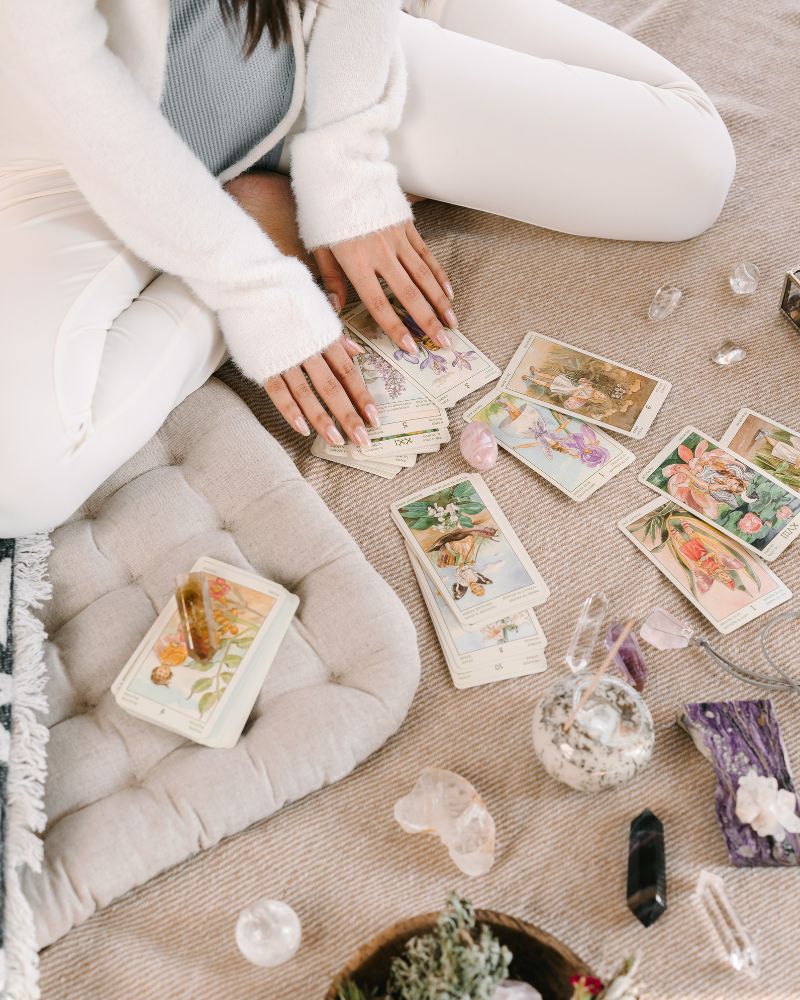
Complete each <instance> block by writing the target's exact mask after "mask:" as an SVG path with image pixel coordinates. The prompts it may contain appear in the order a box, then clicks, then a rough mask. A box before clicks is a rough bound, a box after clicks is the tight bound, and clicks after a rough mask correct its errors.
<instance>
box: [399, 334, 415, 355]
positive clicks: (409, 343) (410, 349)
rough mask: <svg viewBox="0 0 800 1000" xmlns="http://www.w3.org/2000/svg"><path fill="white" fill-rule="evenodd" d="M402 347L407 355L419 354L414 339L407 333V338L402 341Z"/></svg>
mask: <svg viewBox="0 0 800 1000" xmlns="http://www.w3.org/2000/svg"><path fill="white" fill-rule="evenodd" d="M400 346H401V347H402V348H403V350H404V351H405V352H406V354H418V353H419V352H418V351H417V345H416V344H415V343H414V338H413V337H412V336H411V334H410V333H407V334H406V335H405V337H403V338H402V340H401V341H400Z"/></svg>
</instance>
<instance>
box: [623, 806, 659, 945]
mask: <svg viewBox="0 0 800 1000" xmlns="http://www.w3.org/2000/svg"><path fill="white" fill-rule="evenodd" d="M666 908H667V861H666V855H665V853H664V825H663V824H662V822H661V820H660V819H659V818H658V816H655V815H653V813H651V812H650V810H649V809H645V810H644V812H641V813H639V815H638V816H637V817H636V819H634V820H633V821H632V822H631V834H630V840H629V844H628V909H629V910H630V911H631V913H632V914H633V915H634V916H635V917H636V919H637V920H638V921H639V922H640V923H642V924H644V926H645V927H649V926H650V924H652V923H654V922H655V921H656V920H658V918H659V917H660V916H661V914H662V913H663V912H664V911H665V910H666Z"/></svg>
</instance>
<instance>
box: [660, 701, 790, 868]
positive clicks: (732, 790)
mask: <svg viewBox="0 0 800 1000" xmlns="http://www.w3.org/2000/svg"><path fill="white" fill-rule="evenodd" d="M678 723H679V724H680V725H681V726H682V727H683V728H684V729H685V730H686V732H687V733H688V734H689V735H690V736H691V737H692V740H693V741H694V744H695V746H696V747H697V749H698V750H699V751H700V753H701V754H702V755H703V756H704V757H706V758H707V759H708V760H709V761H710V763H711V766H712V767H713V768H714V773H715V774H716V776H717V788H716V791H715V793H714V799H715V805H716V812H717V820H718V821H719V825H720V828H721V830H722V835H723V837H724V838H725V844H726V846H727V848H728V856H729V858H730V863H731V864H732V865H735V866H736V867H738V868H758V867H769V868H783V867H798V866H800V836H798V834H794V833H787V835H786V837H785V838H784V840H783V841H781V842H780V843H779V842H777V841H776V840H775V839H774V838H773V837H759V835H758V834H757V833H756V831H755V830H754V829H753V828H752V827H751V826H750V824H749V823H743V822H742V821H741V820H740V819H739V818H738V816H737V815H736V791H737V789H738V787H739V781H740V779H741V778H743V777H744V776H745V775H746V774H747V772H748V771H749V770H750V769H751V768H752V769H753V770H754V771H755V772H756V774H758V775H763V776H765V777H767V776H769V775H772V776H773V777H774V778H775V779H776V780H777V782H778V788H784V789H786V790H787V791H789V792H791V793H792V794H793V795H795V796H796V790H795V787H794V781H793V779H792V773H791V770H790V767H789V761H788V759H787V757H786V750H785V748H784V746H783V740H782V738H781V733H780V728H779V726H778V718H777V716H776V714H775V707H774V706H773V704H772V700H771V699H770V698H759V699H754V700H752V701H703V702H694V703H692V704H687V705H682V706H681V707H680V709H679V710H678Z"/></svg>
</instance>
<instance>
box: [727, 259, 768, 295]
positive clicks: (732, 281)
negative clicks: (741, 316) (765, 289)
mask: <svg viewBox="0 0 800 1000" xmlns="http://www.w3.org/2000/svg"><path fill="white" fill-rule="evenodd" d="M760 277H761V272H760V271H759V270H758V268H757V267H756V265H755V264H753V263H752V261H749V260H743V261H740V262H739V263H738V264H734V265H733V267H732V268H731V270H730V274H729V275H728V284H729V285H730V286H731V291H732V292H733V293H734V294H735V295H752V294H753V292H754V291H755V290H756V289H757V288H758V280H759V278H760Z"/></svg>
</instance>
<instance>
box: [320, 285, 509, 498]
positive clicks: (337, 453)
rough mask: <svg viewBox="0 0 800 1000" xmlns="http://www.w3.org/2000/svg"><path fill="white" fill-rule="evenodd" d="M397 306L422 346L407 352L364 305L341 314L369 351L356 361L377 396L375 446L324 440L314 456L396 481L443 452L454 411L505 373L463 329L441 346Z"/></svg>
mask: <svg viewBox="0 0 800 1000" xmlns="http://www.w3.org/2000/svg"><path fill="white" fill-rule="evenodd" d="M389 301H390V302H391V304H392V308H393V309H394V310H395V312H396V313H397V315H398V316H399V317H400V319H401V320H402V322H403V323H404V324H405V326H406V327H407V328H408V332H409V333H410V334H411V336H412V337H413V338H414V342H415V343H416V345H417V353H416V354H408V353H406V352H405V351H403V350H401V349H400V348H399V347H398V346H397V345H396V344H395V343H394V341H393V340H391V338H390V337H388V336H387V335H386V334H385V333H384V332H383V330H382V329H381V328H380V327H379V326H378V324H377V323H376V322H375V320H374V319H373V318H372V316H371V315H370V313H369V312H368V310H367V307H366V306H364V305H362V304H361V303H358V304H357V305H356V306H354V307H353V308H352V309H349V310H347V311H346V312H345V313H344V314H343V315H342V322H343V323H344V325H345V327H346V328H347V330H348V332H349V333H350V334H352V335H353V336H354V337H355V338H356V339H357V341H358V342H359V343H360V344H361V346H363V348H364V353H363V354H361V355H359V356H358V357H357V358H355V359H354V360H355V362H356V363H357V364H358V365H359V367H360V369H361V374H362V375H363V376H364V381H365V383H366V385H367V388H368V389H369V390H370V392H371V393H372V396H373V398H374V399H375V405H376V406H377V409H378V414H379V416H380V421H381V424H380V427H368V428H367V433H368V435H369V437H370V447H369V448H368V449H367V448H361V447H359V446H358V445H355V444H353V443H352V442H348V443H347V444H343V445H330V444H328V443H327V442H326V441H325V440H324V438H322V437H321V436H317V438H316V440H315V441H314V444H313V445H312V447H311V454H312V455H315V456H316V457H317V458H322V459H325V460H326V461H329V462H337V463H339V464H340V465H347V466H350V467H351V468H355V469H360V470H361V471H362V472H368V473H371V474H372V475H375V476H382V477H383V478H384V479H393V478H394V477H395V476H396V475H397V474H398V473H400V472H402V470H403V469H404V468H408V467H409V466H412V465H414V463H415V462H416V460H417V455H423V454H426V453H428V452H434V451H438V450H439V448H440V447H441V446H442V444H445V443H447V442H448V441H449V440H450V432H449V430H448V425H449V420H448V416H447V408H448V407H451V406H454V405H455V404H456V403H457V402H458V401H459V400H461V399H463V398H464V397H465V396H468V395H469V394H470V393H471V392H474V391H475V390H476V389H482V388H483V387H484V386H485V385H487V384H488V383H489V382H493V381H494V380H495V379H496V378H497V377H498V376H499V374H500V369H499V368H498V367H497V365H495V364H493V363H492V362H491V361H490V360H489V359H488V358H487V357H486V355H485V354H483V353H482V352H481V351H479V350H478V348H477V347H475V345H474V344H471V343H470V342H469V341H468V340H467V338H466V337H465V336H464V335H463V334H462V333H460V332H459V331H458V330H449V331H448V333H449V335H450V338H451V340H452V342H453V346H452V348H448V349H445V348H442V347H438V346H437V345H436V344H434V343H433V342H432V341H430V340H429V339H428V338H427V337H426V336H425V335H424V333H423V331H422V330H421V329H420V328H419V327H418V326H417V324H416V323H415V322H414V320H413V319H412V318H411V317H410V316H409V315H408V313H407V312H406V310H405V309H404V308H403V307H402V306H401V305H400V304H399V303H398V302H397V300H396V299H395V298H394V296H392V295H391V294H390V295H389Z"/></svg>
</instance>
